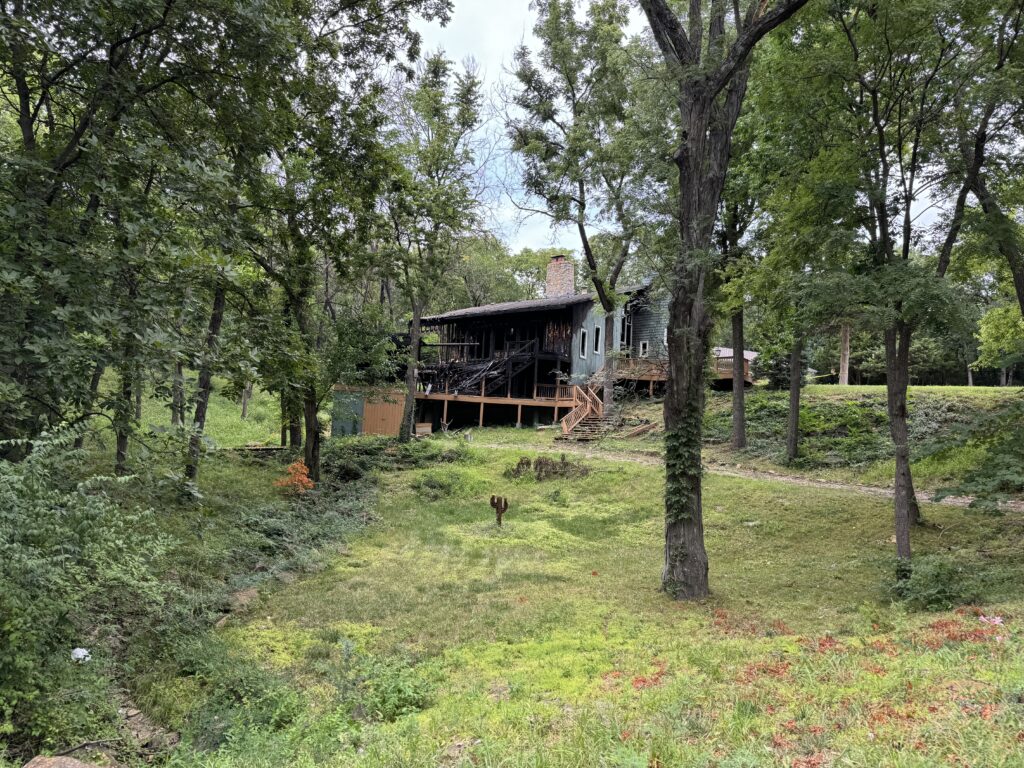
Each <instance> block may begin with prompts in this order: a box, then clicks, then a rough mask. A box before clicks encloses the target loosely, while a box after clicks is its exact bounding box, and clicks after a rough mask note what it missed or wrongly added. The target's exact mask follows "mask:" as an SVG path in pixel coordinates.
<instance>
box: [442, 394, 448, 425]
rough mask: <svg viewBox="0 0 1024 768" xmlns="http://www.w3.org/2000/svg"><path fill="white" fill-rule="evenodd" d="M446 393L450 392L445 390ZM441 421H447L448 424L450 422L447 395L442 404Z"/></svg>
mask: <svg viewBox="0 0 1024 768" xmlns="http://www.w3.org/2000/svg"><path fill="white" fill-rule="evenodd" d="M445 394H446V395H447V394H448V393H447V392H445ZM441 421H443V422H445V423H446V424H447V423H448V398H447V397H445V399H444V405H443V406H441Z"/></svg>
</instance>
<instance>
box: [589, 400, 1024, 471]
mask: <svg viewBox="0 0 1024 768" xmlns="http://www.w3.org/2000/svg"><path fill="white" fill-rule="evenodd" d="M1021 392H1022V390H1021V389H1019V388H1011V387H1007V388H998V387H910V397H909V400H910V403H909V406H910V431H911V435H910V443H911V451H912V455H913V473H914V481H915V484H916V486H917V487H918V488H919V489H924V490H935V489H938V488H942V487H949V486H955V485H957V484H959V483H960V482H961V481H962V480H963V479H964V477H965V476H967V475H968V474H969V473H971V472H972V471H974V470H976V469H978V468H979V467H981V466H983V465H984V463H985V461H986V460H987V458H988V452H987V447H986V446H985V445H983V444H982V443H980V442H979V441H977V440H973V439H971V437H970V435H969V432H970V429H971V426H972V424H973V423H975V422H976V421H977V420H978V419H980V418H983V417H984V416H985V415H986V414H989V413H992V412H997V411H998V410H999V409H1006V408H1008V407H1010V406H1011V405H1012V404H1013V403H1015V402H1017V401H1019V399H1020V396H1021ZM787 399H788V395H787V393H786V392H773V391H769V390H765V389H761V388H756V389H754V390H752V391H748V393H747V437H748V447H747V448H746V449H744V450H741V451H735V450H733V449H732V448H731V447H730V446H729V439H730V434H731V419H732V409H731V393H719V392H712V393H709V397H708V404H707V410H706V412H705V413H706V415H705V438H706V442H705V460H706V461H707V462H708V463H710V464H728V465H732V466H733V467H735V466H736V465H739V466H740V467H741V468H747V469H755V470H766V471H771V472H777V473H782V474H789V475H801V476H806V477H811V478H815V479H822V480H829V481H836V482H845V483H861V484H867V485H877V486H891V485H892V482H893V473H894V462H893V460H892V459H891V458H890V456H891V455H892V441H891V438H890V436H889V427H888V416H887V413H886V394H885V387H884V386H850V387H840V386H836V385H809V386H806V387H804V389H803V393H802V397H801V417H800V428H801V442H800V454H799V458H798V460H797V461H796V462H793V463H787V462H786V460H785V440H786V434H785V433H786V416H787V409H788V403H787ZM662 408H663V406H662V404H661V403H660V402H650V401H645V400H639V401H635V402H633V403H631V404H629V405H627V406H626V408H625V409H624V415H625V416H626V419H627V422H626V426H625V427H624V428H623V429H621V430H619V431H618V432H617V433H613V434H611V435H609V436H607V437H606V438H604V439H603V440H602V441H601V442H600V448H602V449H604V450H611V451H618V452H625V453H640V454H649V455H657V456H660V455H662V453H663V451H664V446H663V437H664V433H663V432H662V430H661V422H662ZM641 420H648V421H651V422H654V423H655V424H656V425H657V426H658V428H657V429H656V430H654V431H652V432H648V433H647V434H645V435H641V436H638V437H633V438H626V437H624V434H625V432H627V431H628V430H629V429H630V428H631V426H632V425H634V424H637V423H639V421H641Z"/></svg>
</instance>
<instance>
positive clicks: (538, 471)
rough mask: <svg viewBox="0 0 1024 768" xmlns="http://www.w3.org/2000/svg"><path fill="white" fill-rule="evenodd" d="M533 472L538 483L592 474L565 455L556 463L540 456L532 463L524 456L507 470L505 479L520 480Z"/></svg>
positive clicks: (582, 465) (588, 469)
mask: <svg viewBox="0 0 1024 768" xmlns="http://www.w3.org/2000/svg"><path fill="white" fill-rule="evenodd" d="M531 470H532V472H533V475H534V477H535V478H536V479H537V481H538V482H543V481H544V480H552V479H555V478H560V477H565V478H571V477H586V476H587V475H588V474H590V468H589V467H588V466H586V465H585V464H582V463H581V462H578V461H570V460H569V458H568V457H567V456H566V455H565V454H564V453H563V454H562V455H561V457H560V458H559V459H558V460H557V461H556V460H555V459H551V458H548V457H547V456H538V457H537V458H536V459H534V460H533V461H532V462H531V461H530V457H529V456H523V457H521V458H520V459H519V461H518V462H517V463H516V465H515V466H513V467H509V468H508V469H506V470H505V477H507V478H509V479H510V480H518V479H519V478H521V477H526V476H527V475H529V474H530V472H531Z"/></svg>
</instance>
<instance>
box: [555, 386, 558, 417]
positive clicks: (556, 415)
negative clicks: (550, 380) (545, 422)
mask: <svg viewBox="0 0 1024 768" xmlns="http://www.w3.org/2000/svg"><path fill="white" fill-rule="evenodd" d="M555 402H556V403H557V402H558V394H557V390H556V394H555ZM555 421H558V406H557V405H556V406H555Z"/></svg>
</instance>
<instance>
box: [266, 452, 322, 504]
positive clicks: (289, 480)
mask: <svg viewBox="0 0 1024 768" xmlns="http://www.w3.org/2000/svg"><path fill="white" fill-rule="evenodd" d="M285 472H287V474H286V475H285V476H284V477H282V478H280V479H279V480H275V481H274V487H275V488H280V489H282V490H283V491H284V492H285V493H287V494H289V495H292V496H299V495H301V494H303V493H305V492H306V491H311V490H313V488H315V487H316V484H315V483H314V482H313V481H312V480H310V479H309V468H308V467H307V466H306V463H305V462H304V461H301V460H299V461H293V462H292V463H291V464H289V465H288V467H287V468H286V469H285Z"/></svg>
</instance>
